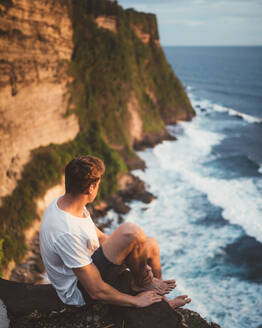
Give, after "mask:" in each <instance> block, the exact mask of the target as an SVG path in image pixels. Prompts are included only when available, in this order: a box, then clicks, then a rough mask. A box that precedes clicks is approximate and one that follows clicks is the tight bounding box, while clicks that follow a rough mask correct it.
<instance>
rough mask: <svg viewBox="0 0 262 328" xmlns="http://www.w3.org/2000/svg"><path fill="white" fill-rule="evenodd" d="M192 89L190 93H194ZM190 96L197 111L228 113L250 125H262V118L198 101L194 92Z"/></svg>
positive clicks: (208, 101) (203, 100)
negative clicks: (203, 109)
mask: <svg viewBox="0 0 262 328" xmlns="http://www.w3.org/2000/svg"><path fill="white" fill-rule="evenodd" d="M192 89H193V88H192V87H191V88H190V89H189V90H190V91H192ZM188 96H189V98H190V100H191V103H192V105H193V107H194V108H195V109H197V108H199V107H200V108H205V109H209V110H212V109H213V110H215V111H216V112H220V113H228V114H229V115H230V116H235V117H237V118H239V119H242V120H244V121H246V122H248V123H257V124H262V118H260V117H255V116H252V115H249V114H245V113H242V112H239V111H237V110H235V109H233V108H229V107H225V106H222V105H218V104H215V103H212V102H211V101H210V100H208V99H203V98H202V99H197V98H195V95H194V94H193V93H192V92H189V93H188Z"/></svg>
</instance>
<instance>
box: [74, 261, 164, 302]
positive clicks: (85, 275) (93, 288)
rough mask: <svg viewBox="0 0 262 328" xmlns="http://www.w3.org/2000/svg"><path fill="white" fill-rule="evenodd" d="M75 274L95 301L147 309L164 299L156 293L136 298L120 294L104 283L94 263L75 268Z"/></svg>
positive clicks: (148, 293) (150, 292)
mask: <svg viewBox="0 0 262 328" xmlns="http://www.w3.org/2000/svg"><path fill="white" fill-rule="evenodd" d="M73 272H74V273H75V275H76V276H77V278H78V280H79V281H80V282H81V284H82V286H83V287H84V288H85V290H86V291H87V292H88V294H89V295H90V297H91V298H92V299H95V300H100V301H104V302H106V303H110V304H115V305H120V306H133V307H145V306H149V305H151V304H153V303H156V302H160V301H161V300H162V297H161V296H159V295H157V294H156V292H155V291H147V292H142V293H139V294H138V295H136V296H131V295H128V294H124V293H121V292H119V291H118V290H117V289H115V288H113V287H112V286H110V285H109V284H107V283H106V282H104V281H103V279H102V277H101V275H100V272H99V270H98V269H97V268H96V266H95V265H94V264H93V263H91V264H89V265H86V266H84V267H81V268H73Z"/></svg>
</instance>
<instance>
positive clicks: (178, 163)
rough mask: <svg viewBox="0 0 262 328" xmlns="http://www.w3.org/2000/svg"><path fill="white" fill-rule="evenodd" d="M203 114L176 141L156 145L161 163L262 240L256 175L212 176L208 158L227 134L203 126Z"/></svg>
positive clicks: (253, 235) (246, 230)
mask: <svg viewBox="0 0 262 328" xmlns="http://www.w3.org/2000/svg"><path fill="white" fill-rule="evenodd" d="M200 121H201V120H200V118H199V119H195V120H194V121H193V122H186V123H181V125H182V126H183V128H184V135H183V136H181V137H180V138H179V139H178V140H177V141H176V142H169V143H163V144H161V145H159V146H158V147H156V148H154V149H153V152H154V154H155V155H156V156H157V158H158V160H159V162H160V165H161V166H162V167H163V168H165V169H168V170H174V171H176V172H178V173H179V174H180V176H181V178H182V179H184V180H185V181H187V182H188V183H189V185H191V186H192V187H193V188H195V189H196V190H199V191H201V192H202V193H204V194H205V195H207V197H208V200H209V202H210V203H211V204H213V205H215V206H219V207H220V208H221V209H222V215H223V217H224V218H225V219H226V220H227V221H228V222H230V223H231V224H237V225H239V226H241V227H242V228H243V229H244V230H245V232H246V233H247V234H248V235H249V236H252V237H255V238H256V239H257V240H258V241H260V242H262V221H261V211H262V201H261V193H260V191H259V190H258V187H257V186H256V179H254V178H253V177H242V178H234V179H230V180H228V179H226V178H221V177H216V176H210V168H208V167H205V165H203V164H205V163H206V161H211V160H212V157H213V158H214V159H216V158H217V155H216V154H213V153H212V150H213V147H214V146H215V145H217V144H220V142H221V140H223V138H224V137H225V136H224V135H223V134H219V133H215V132H211V131H207V130H203V128H202V126H201V125H200Z"/></svg>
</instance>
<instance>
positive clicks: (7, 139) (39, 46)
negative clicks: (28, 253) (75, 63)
mask: <svg viewBox="0 0 262 328" xmlns="http://www.w3.org/2000/svg"><path fill="white" fill-rule="evenodd" d="M1 3H2V2H0V10H1V16H0V72H1V74H0V162H1V167H0V197H1V196H4V195H7V194H9V193H10V192H11V191H12V190H13V189H14V187H15V185H16V181H17V179H18V178H19V177H20V173H21V170H22V168H23V165H24V164H25V163H26V162H28V160H29V159H30V151H31V150H32V149H35V148H38V147H39V146H46V145H48V144H49V143H51V142H52V143H57V144H60V143H64V142H66V141H68V140H70V139H73V138H74V137H75V136H76V134H77V133H78V131H79V126H78V120H77V118H76V116H75V115H70V116H68V117H65V113H66V109H67V103H68V92H67V88H66V84H67V82H68V79H69V78H68V76H67V74H66V72H67V67H68V62H69V61H70V59H71V55H72V51H73V42H72V26H71V21H70V19H69V16H68V14H67V7H66V1H45V0H35V1H33V0H14V1H12V2H11V1H10V6H7V5H6V3H8V1H5V2H3V3H4V4H1Z"/></svg>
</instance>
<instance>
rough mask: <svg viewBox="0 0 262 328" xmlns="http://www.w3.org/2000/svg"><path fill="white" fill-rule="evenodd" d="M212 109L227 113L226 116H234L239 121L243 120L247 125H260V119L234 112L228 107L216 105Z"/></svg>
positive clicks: (261, 121) (261, 120) (261, 119)
mask: <svg viewBox="0 0 262 328" xmlns="http://www.w3.org/2000/svg"><path fill="white" fill-rule="evenodd" d="M213 108H214V110H215V111H217V112H228V114H229V115H230V116H236V117H238V118H240V119H243V120H244V121H246V122H248V123H260V124H261V123H262V118H259V117H255V116H251V115H248V114H245V113H241V112H238V111H237V110H235V109H233V108H228V107H224V106H221V105H216V104H214V105H213Z"/></svg>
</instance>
